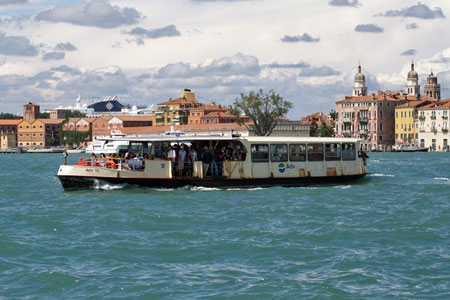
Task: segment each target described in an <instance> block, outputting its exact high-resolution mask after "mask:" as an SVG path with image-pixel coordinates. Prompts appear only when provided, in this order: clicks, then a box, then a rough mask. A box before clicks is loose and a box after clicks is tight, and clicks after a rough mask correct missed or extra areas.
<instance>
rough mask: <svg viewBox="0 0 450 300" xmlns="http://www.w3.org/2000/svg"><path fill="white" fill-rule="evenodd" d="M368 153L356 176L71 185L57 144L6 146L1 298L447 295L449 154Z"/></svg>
mask: <svg viewBox="0 0 450 300" xmlns="http://www.w3.org/2000/svg"><path fill="white" fill-rule="evenodd" d="M370 156H371V157H370V159H369V169H370V172H371V173H372V174H371V175H370V176H368V177H367V178H366V179H364V180H362V181H359V182H357V183H354V184H345V185H336V186H317V187H308V188H278V187H277V188H268V189H238V190H216V189H206V188H192V189H191V188H189V187H186V188H184V189H177V190H152V189H138V188H133V187H128V186H113V185H100V186H99V187H98V189H96V190H83V191H75V192H64V191H63V190H62V188H61V186H60V183H59V181H58V179H57V178H56V177H54V175H55V174H56V172H57V169H58V165H59V164H60V163H61V161H62V159H61V155H60V154H54V155H53V154H11V155H7V154H2V155H0V166H1V168H0V299H112V298H114V299H230V298H231V299H450V205H449V203H450V196H449V195H450V154H449V153H372V154H370ZM78 157H79V156H77V155H71V156H70V161H71V162H74V161H76V160H77V159H78Z"/></svg>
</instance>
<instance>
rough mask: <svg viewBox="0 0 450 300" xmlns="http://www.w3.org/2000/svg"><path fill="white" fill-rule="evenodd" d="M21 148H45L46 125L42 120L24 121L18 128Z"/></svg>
mask: <svg viewBox="0 0 450 300" xmlns="http://www.w3.org/2000/svg"><path fill="white" fill-rule="evenodd" d="M17 145H18V146H19V147H45V124H44V122H42V120H35V121H32V122H29V121H26V120H23V121H21V122H20V123H19V125H18V127H17Z"/></svg>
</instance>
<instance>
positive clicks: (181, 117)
mask: <svg viewBox="0 0 450 300" xmlns="http://www.w3.org/2000/svg"><path fill="white" fill-rule="evenodd" d="M196 105H198V103H197V101H196V99H195V94H194V93H193V92H191V90H189V89H185V90H184V91H183V92H182V93H181V97H180V98H177V99H170V100H169V101H166V102H162V103H158V104H157V109H156V111H154V112H153V118H154V122H153V126H170V125H184V124H188V117H189V112H190V110H191V109H192V108H194V107H195V106H196Z"/></svg>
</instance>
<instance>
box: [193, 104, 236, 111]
mask: <svg viewBox="0 0 450 300" xmlns="http://www.w3.org/2000/svg"><path fill="white" fill-rule="evenodd" d="M228 108H229V107H228V106H221V105H214V104H203V105H200V106H197V107H194V108H192V109H191V111H227V110H228Z"/></svg>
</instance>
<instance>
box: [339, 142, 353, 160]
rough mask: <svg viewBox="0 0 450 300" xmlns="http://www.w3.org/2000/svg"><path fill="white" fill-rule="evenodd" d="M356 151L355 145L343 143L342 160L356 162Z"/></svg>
mask: <svg viewBox="0 0 450 300" xmlns="http://www.w3.org/2000/svg"><path fill="white" fill-rule="evenodd" d="M355 159H356V151H355V144H354V143H342V160H355Z"/></svg>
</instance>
